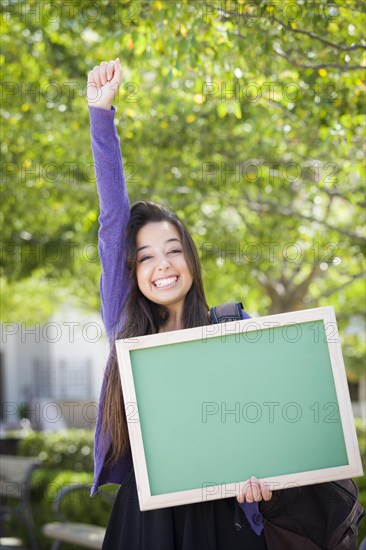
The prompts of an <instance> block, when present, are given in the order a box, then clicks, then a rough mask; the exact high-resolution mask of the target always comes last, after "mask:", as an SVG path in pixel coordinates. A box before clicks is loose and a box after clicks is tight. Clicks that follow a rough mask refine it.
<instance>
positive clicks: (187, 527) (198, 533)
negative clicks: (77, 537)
mask: <svg viewBox="0 0 366 550" xmlns="http://www.w3.org/2000/svg"><path fill="white" fill-rule="evenodd" d="M235 524H236V526H235ZM240 525H241V528H240ZM103 550H267V546H266V543H265V539H264V536H263V533H262V534H261V535H260V536H258V535H256V534H255V532H254V531H253V530H252V528H251V527H250V524H249V523H248V521H247V519H246V517H245V514H244V513H243V512H242V510H241V508H240V507H239V506H238V504H237V501H236V498H227V499H220V500H213V501H210V502H199V503H197V504H187V505H182V506H174V507H170V508H159V509H157V510H149V511H147V512H141V511H140V508H139V503H138V497H137V488H136V480H135V473H134V471H133V470H131V472H130V473H129V475H128V476H127V478H126V480H125V482H124V483H123V485H122V486H121V487H120V489H119V491H118V493H117V497H116V500H115V502H114V506H113V509H112V512H111V516H110V518H109V522H108V527H107V532H106V535H105V538H104V542H103Z"/></svg>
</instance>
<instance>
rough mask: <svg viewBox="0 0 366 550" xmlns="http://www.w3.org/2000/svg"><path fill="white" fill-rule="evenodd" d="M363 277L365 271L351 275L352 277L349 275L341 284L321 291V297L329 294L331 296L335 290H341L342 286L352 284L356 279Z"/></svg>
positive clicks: (326, 296)
mask: <svg viewBox="0 0 366 550" xmlns="http://www.w3.org/2000/svg"><path fill="white" fill-rule="evenodd" d="M364 278H366V277H365V273H358V274H357V275H353V277H351V278H350V279H349V280H348V281H346V282H345V283H343V284H341V285H340V286H337V287H336V288H333V289H331V290H328V292H323V293H322V298H328V297H329V296H331V295H332V294H334V293H335V292H339V291H340V290H342V288H345V287H346V286H349V285H350V284H352V283H353V282H354V281H356V280H357V279H364Z"/></svg>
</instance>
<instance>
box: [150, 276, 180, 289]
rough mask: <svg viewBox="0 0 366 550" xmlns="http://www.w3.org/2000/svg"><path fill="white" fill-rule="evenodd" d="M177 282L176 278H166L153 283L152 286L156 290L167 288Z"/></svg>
mask: <svg viewBox="0 0 366 550" xmlns="http://www.w3.org/2000/svg"><path fill="white" fill-rule="evenodd" d="M177 280H178V277H168V278H167V279H159V280H158V281H155V283H154V285H155V286H157V287H158V288H162V287H163V286H168V285H171V284H173V283H175V282H176V281H177Z"/></svg>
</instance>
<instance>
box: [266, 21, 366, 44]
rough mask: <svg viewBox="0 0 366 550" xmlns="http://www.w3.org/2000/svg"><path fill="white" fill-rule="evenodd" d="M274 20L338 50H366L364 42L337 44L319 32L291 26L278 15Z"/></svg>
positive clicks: (284, 26) (288, 28) (290, 29)
mask: <svg viewBox="0 0 366 550" xmlns="http://www.w3.org/2000/svg"><path fill="white" fill-rule="evenodd" d="M273 20H274V21H276V22H277V23H279V24H280V25H282V27H283V28H285V29H287V30H289V31H292V32H294V33H299V34H305V35H306V36H309V37H310V38H313V39H314V40H319V42H322V43H323V44H325V45H326V46H330V47H331V48H336V49H337V50H342V51H345V52H350V51H353V50H366V46H364V45H363V44H354V45H353V46H343V45H342V44H336V43H335V42H330V41H329V40H326V39H325V38H322V37H321V36H319V35H318V34H315V33H313V32H311V31H306V30H305V29H297V28H293V27H291V25H286V23H283V21H281V20H280V19H277V17H274V16H273Z"/></svg>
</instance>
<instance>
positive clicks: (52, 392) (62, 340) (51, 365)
mask: <svg viewBox="0 0 366 550" xmlns="http://www.w3.org/2000/svg"><path fill="white" fill-rule="evenodd" d="M0 329H1V355H0V404H1V408H0V411H1V412H0V415H1V418H0V420H1V421H2V423H3V425H4V424H5V425H6V426H9V427H10V426H14V427H15V425H18V426H19V421H20V418H21V417H22V416H23V415H24V413H26V414H27V416H28V417H29V418H30V419H31V422H32V426H33V427H34V428H37V429H42V428H48V429H54V430H56V429H60V428H63V427H90V428H93V427H94V424H95V417H96V404H97V402H98V399H99V391H100V386H101V382H102V377H103V371H104V368H105V365H106V362H107V358H108V349H109V348H108V341H107V338H106V336H105V333H104V326H103V323H102V320H101V317H100V316H99V315H92V316H91V315H86V314H85V313H82V312H81V311H78V310H76V309H72V308H71V307H70V306H68V305H65V306H64V307H63V308H61V310H60V311H58V312H57V314H55V315H54V316H53V317H52V318H51V319H50V320H49V322H48V323H46V324H44V325H40V324H39V323H37V324H36V325H35V326H32V327H30V326H28V325H26V324H25V323H20V324H17V323H2V324H1V325H0Z"/></svg>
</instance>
